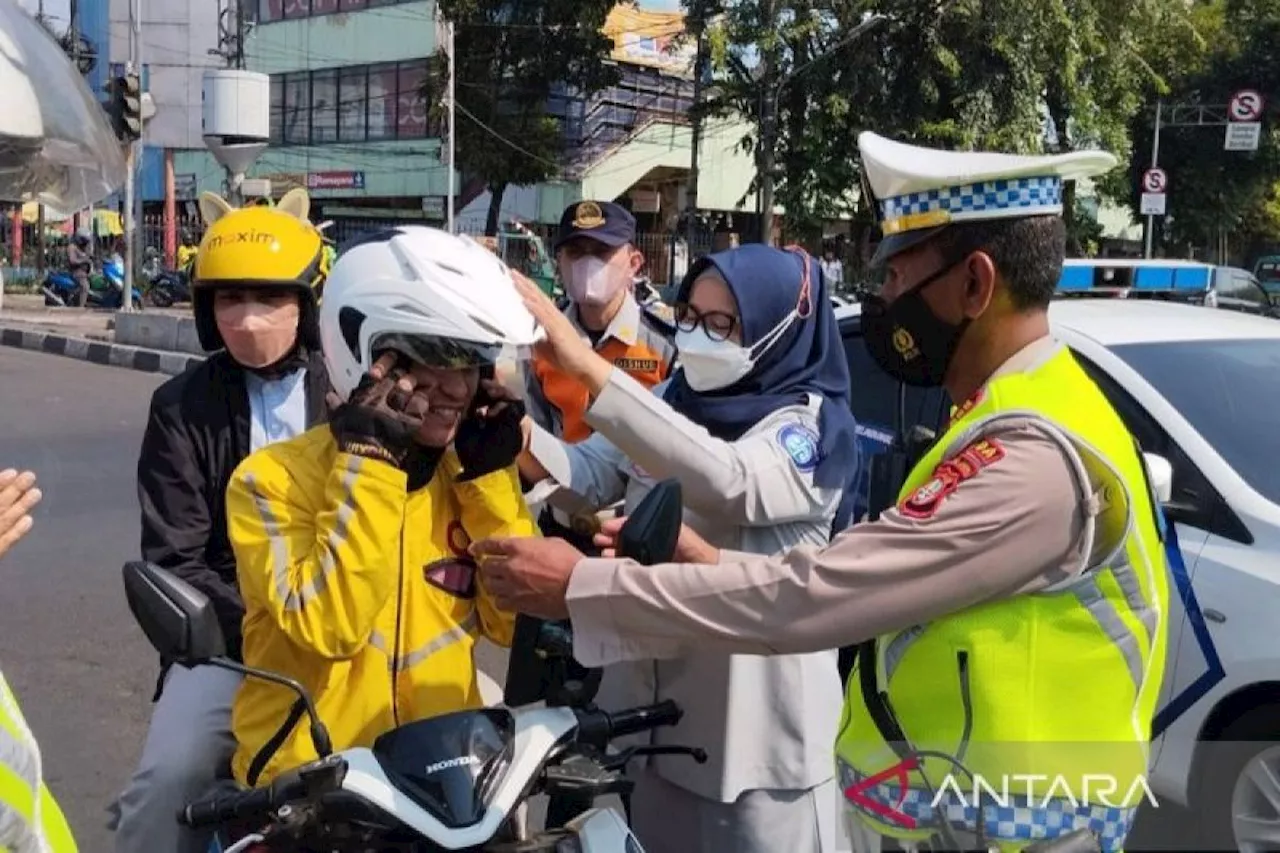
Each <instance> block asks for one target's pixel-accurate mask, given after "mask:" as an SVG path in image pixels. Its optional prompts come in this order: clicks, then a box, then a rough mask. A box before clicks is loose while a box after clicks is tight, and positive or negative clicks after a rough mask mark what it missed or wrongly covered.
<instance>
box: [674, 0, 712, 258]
mask: <svg viewBox="0 0 1280 853" xmlns="http://www.w3.org/2000/svg"><path fill="white" fill-rule="evenodd" d="M706 12H707V10H706V5H705V0H697V5H696V6H695V10H694V18H693V35H694V38H695V39H696V40H697V41H696V44H697V49H696V51H695V55H694V60H693V110H692V112H693V117H692V118H693V121H692V124H691V127H690V129H689V138H690V148H689V183H688V186H687V188H686V190H685V205H684V212H685V223H684V229H685V232H684V234H685V236H684V242H685V249H684V251H685V269H688V268H689V267H690V266H692V265H693V242H694V240H696V239H697V236H698V165H699V164H698V157H699V154H700V149H701V148H702V80H703V75H704V74H705V69H706V64H707V15H706ZM673 248H674V246H673ZM674 259H675V255H674V252H673V253H672V260H673V261H674Z"/></svg>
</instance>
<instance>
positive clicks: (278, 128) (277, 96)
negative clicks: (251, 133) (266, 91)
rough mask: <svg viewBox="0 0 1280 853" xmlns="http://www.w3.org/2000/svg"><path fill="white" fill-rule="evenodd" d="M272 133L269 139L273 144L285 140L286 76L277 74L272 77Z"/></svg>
mask: <svg viewBox="0 0 1280 853" xmlns="http://www.w3.org/2000/svg"><path fill="white" fill-rule="evenodd" d="M270 127H271V135H270V136H269V137H268V141H269V142H270V143H271V144H272V145H279V144H280V143H282V142H284V78H283V77H281V76H280V75H278V74H277V75H276V76H274V77H272V78H271V124H270Z"/></svg>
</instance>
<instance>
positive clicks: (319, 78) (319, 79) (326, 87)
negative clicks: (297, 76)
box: [311, 71, 338, 145]
mask: <svg viewBox="0 0 1280 853" xmlns="http://www.w3.org/2000/svg"><path fill="white" fill-rule="evenodd" d="M337 141H338V72H337V71H313V72H311V142H312V143H313V144H317V145H323V144H324V143H326V142H337Z"/></svg>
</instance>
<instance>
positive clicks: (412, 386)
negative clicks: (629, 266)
mask: <svg viewBox="0 0 1280 853" xmlns="http://www.w3.org/2000/svg"><path fill="white" fill-rule="evenodd" d="M320 334H321V340H322V343H323V349H324V358H325V364H326V366H327V367H328V370H329V377H330V380H331V382H332V383H333V387H334V389H335V394H334V397H335V399H334V402H335V403H338V405H337V407H336V409H335V411H334V414H333V416H332V418H331V421H330V423H329V425H328V427H325V428H318V429H313V430H310V431H309V432H307V433H306V434H304V435H302V436H299V437H298V438H295V439H293V440H291V441H286V442H281V443H279V444H274V445H272V446H270V447H268V448H266V449H264V450H261V451H258V452H257V453H255V454H253V455H252V456H250V457H249V458H248V459H247V460H246V461H245V462H244V463H243V464H242V465H241V466H240V467H239V468H238V469H237V470H236V472H235V474H234V475H233V476H232V479H231V483H230V485H229V486H228V488H227V514H228V528H229V530H230V534H231V544H232V547H233V549H234V550H235V557H236V565H237V567H238V570H239V581H240V588H241V589H242V590H243V592H244V601H245V608H246V613H245V618H244V646H243V651H244V661H245V663H246V664H248V665H250V666H254V667H258V668H261V669H266V670H270V671H272V672H277V673H280V674H283V675H287V676H289V677H291V678H294V679H296V680H297V681H299V682H300V683H301V684H302V685H303V686H304V687H306V688H307V690H308V691H310V693H311V695H312V696H313V697H314V699H315V703H316V707H317V709H318V711H319V714H320V717H321V718H322V719H323V720H324V722H325V724H326V725H327V726H328V728H329V732H330V735H331V736H332V740H333V746H334V748H336V749H344V748H349V747H353V746H368V745H370V744H371V743H372V742H373V740H374V738H376V737H377V736H378V735H379V734H382V733H383V732H386V731H388V730H390V729H392V728H395V727H396V726H398V725H402V724H404V723H406V722H409V721H411V720H417V719H421V718H424V717H428V716H432V715H436V714H441V713H445V712H449V711H456V710H460V709H463V708H474V707H479V706H481V705H482V704H483V703H482V701H481V697H480V691H479V685H478V682H477V671H476V666H475V660H474V656H473V655H474V652H473V647H474V645H475V643H476V642H477V641H478V640H479V639H480V638H481V637H486V638H488V639H489V640H491V641H493V642H495V643H498V644H500V645H508V644H509V643H510V637H511V631H512V627H513V623H514V617H513V616H512V614H510V613H507V612H505V611H502V610H500V609H498V608H497V607H496V606H495V605H494V603H493V599H492V598H491V597H490V595H489V593H488V591H487V590H486V589H485V587H484V585H483V584H482V583H478V582H477V579H476V573H475V563H474V562H473V561H472V560H471V559H470V557H469V556H468V553H467V551H468V548H469V546H470V543H471V542H472V540H473V539H481V538H484V537H486V536H490V535H494V534H497V535H516V536H528V535H533V534H534V533H535V532H536V530H537V527H536V525H535V524H534V521H533V518H532V517H531V515H530V514H529V510H528V507H527V506H526V504H525V502H524V498H523V495H522V493H521V489H520V478H519V474H518V473H517V470H516V466H515V460H516V456H517V455H518V454H519V452H520V449H521V445H522V435H521V429H520V421H521V419H522V418H523V416H524V406H523V405H522V404H521V403H520V402H519V401H518V399H517V397H516V395H514V394H513V393H511V392H510V391H508V390H507V389H505V388H504V387H503V385H502V384H501V382H499V381H498V380H496V379H495V378H494V367H495V366H496V364H497V361H498V358H499V356H501V355H502V354H503V353H504V352H506V351H512V352H513V353H514V354H517V355H520V356H527V353H528V350H529V348H530V347H531V346H532V344H534V343H535V342H536V340H537V339H538V337H539V330H538V328H537V325H536V323H535V321H534V319H533V317H532V315H530V314H529V312H528V311H527V310H526V309H525V307H524V305H523V303H522V302H521V300H520V297H519V296H518V294H517V293H516V291H515V287H514V285H513V283H512V281H511V278H510V274H509V272H508V270H507V268H506V266H505V265H504V264H503V263H502V262H501V261H499V260H498V258H497V257H495V256H494V255H493V254H491V253H490V252H488V251H487V250H486V249H484V248H483V247H481V246H480V245H478V244H477V243H475V242H473V241H471V240H470V239H467V238H464V237H455V236H453V235H451V234H448V233H446V232H444V231H439V230H436V229H431V228H426V227H422V226H404V227H400V228H395V229H390V230H385V231H379V232H374V233H371V234H368V235H365V236H363V237H362V238H360V239H359V240H358V241H356V242H355V243H352V244H347V245H345V246H344V249H343V253H342V255H341V256H340V258H339V260H338V263H337V264H336V265H335V266H334V269H333V272H332V273H331V275H330V276H329V279H328V282H327V283H326V289H325V296H324V301H323V303H322V305H321V309H320ZM293 704H294V697H293V695H292V694H291V693H290V692H289V691H287V690H281V689H280V688H279V687H278V686H276V685H274V684H270V683H267V682H262V681H258V680H255V679H247V680H245V681H244V683H243V684H242V685H241V687H240V690H239V692H238V694H237V695H236V699H235V707H234V710H233V712H232V726H233V730H234V732H235V737H236V741H237V744H236V752H235V757H234V759H233V761H232V771H233V773H234V775H235V778H236V781H237V782H239V783H240V784H243V785H249V786H256V785H261V784H263V783H265V782H267V781H269V780H270V779H272V778H273V777H274V776H276V775H277V774H278V773H280V772H281V771H283V770H286V769H289V768H292V767H296V766H297V765H299V764H302V763H304V762H307V761H310V760H313V759H315V757H316V753H315V747H314V746H313V744H312V742H311V739H310V735H309V734H308V732H307V727H306V726H305V725H304V726H297V725H296V719H294V718H292V717H291V715H290V710H291V707H292V706H293ZM282 724H284V728H283V729H282V728H281V727H282ZM281 732H283V734H281Z"/></svg>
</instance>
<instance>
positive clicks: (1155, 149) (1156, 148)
mask: <svg viewBox="0 0 1280 853" xmlns="http://www.w3.org/2000/svg"><path fill="white" fill-rule="evenodd" d="M1163 108H1164V104H1163V102H1162V101H1160V100H1158V99H1157V100H1156V126H1155V132H1154V133H1152V134H1151V168H1153V169H1154V168H1156V167H1157V166H1159V165H1160V119H1161V111H1162V110H1163ZM1155 232H1156V218H1155V215H1154V214H1150V213H1148V214H1147V241H1146V242H1147V246H1146V251H1145V252H1144V254H1143V257H1145V258H1148V259H1150V258H1151V248H1152V244H1153V242H1154V240H1155Z"/></svg>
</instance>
